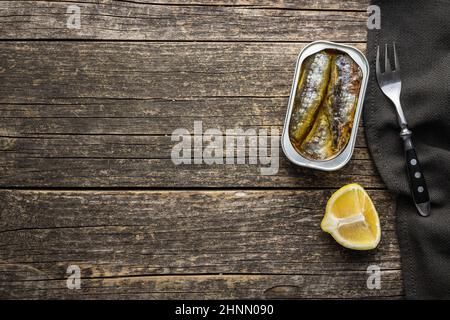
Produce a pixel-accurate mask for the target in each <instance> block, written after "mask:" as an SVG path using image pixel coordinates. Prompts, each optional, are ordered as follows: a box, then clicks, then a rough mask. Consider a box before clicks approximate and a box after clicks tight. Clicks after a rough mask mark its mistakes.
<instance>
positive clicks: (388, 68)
mask: <svg viewBox="0 0 450 320" xmlns="http://www.w3.org/2000/svg"><path fill="white" fill-rule="evenodd" d="M391 70H392V69H391V62H390V61H389V55H388V45H387V43H386V45H385V49H384V72H390V71H391Z"/></svg>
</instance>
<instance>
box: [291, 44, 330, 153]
mask: <svg viewBox="0 0 450 320" xmlns="http://www.w3.org/2000/svg"><path fill="white" fill-rule="evenodd" d="M331 60H332V56H331V55H329V54H328V53H327V52H325V51H321V52H318V53H316V54H314V55H311V56H309V57H307V58H306V59H305V61H304V64H303V69H302V73H301V77H300V80H299V83H298V86H297V93H296V98H295V102H294V110H293V112H292V115H291V121H290V124H289V136H290V139H291V141H292V143H293V144H294V146H296V148H297V149H298V147H299V146H300V145H301V143H302V142H303V140H304V138H305V137H306V135H307V134H308V132H309V131H310V129H311V127H312V125H313V123H314V119H315V117H316V116H317V111H318V109H319V106H320V104H321V102H322V100H323V98H324V96H325V93H326V90H327V84H328V80H329V78H330V68H331Z"/></svg>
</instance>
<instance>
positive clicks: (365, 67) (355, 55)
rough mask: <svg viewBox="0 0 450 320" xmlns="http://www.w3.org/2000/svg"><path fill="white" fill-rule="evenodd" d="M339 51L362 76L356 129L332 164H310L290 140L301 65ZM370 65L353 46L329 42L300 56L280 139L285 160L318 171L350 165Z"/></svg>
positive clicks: (315, 44)
mask: <svg viewBox="0 0 450 320" xmlns="http://www.w3.org/2000/svg"><path fill="white" fill-rule="evenodd" d="M326 49H328V50H337V51H341V52H344V53H346V54H348V55H349V56H350V57H351V58H352V59H353V60H354V61H355V63H356V64H357V65H358V66H359V67H360V68H361V72H362V81H361V88H360V91H359V97H358V102H357V106H356V110H355V116H354V120H353V127H352V131H351V134H350V138H349V141H348V143H347V146H346V147H345V148H344V149H343V150H342V152H341V153H339V154H338V155H337V156H336V157H334V158H332V159H329V160H323V161H319V160H309V159H306V158H305V157H303V156H302V155H301V154H300V153H298V152H297V150H295V148H294V146H293V145H292V143H291V140H290V138H289V123H290V120H291V115H292V111H293V108H294V101H295V95H296V93H297V86H298V81H299V77H300V73H301V70H302V65H303V62H304V61H305V59H306V58H307V57H308V56H310V55H312V54H315V53H317V52H319V51H322V50H326ZM369 69H370V68H369V62H368V61H367V58H366V57H365V56H364V54H363V53H362V52H361V51H360V50H358V49H356V48H354V47H351V46H347V45H343V44H340V43H333V42H329V41H315V42H312V43H310V44H308V45H307V46H306V47H305V48H303V50H302V51H301V52H300V54H299V56H298V59H297V64H296V67H295V74H294V80H293V82H292V88H291V94H290V97H289V103H288V108H287V112H286V119H285V121H284V128H283V134H282V137H281V146H282V148H283V152H284V154H285V155H286V157H287V158H288V159H289V160H290V161H291V162H293V163H295V164H296V165H298V166H302V167H307V168H312V169H318V170H323V171H335V170H338V169H341V168H342V167H343V166H345V165H346V164H347V162H348V161H349V160H350V158H351V157H352V155H353V150H354V148H355V141H356V135H357V133H358V126H359V120H360V118H361V111H362V107H363V104H364V97H365V94H366V89H367V83H368V80H369Z"/></svg>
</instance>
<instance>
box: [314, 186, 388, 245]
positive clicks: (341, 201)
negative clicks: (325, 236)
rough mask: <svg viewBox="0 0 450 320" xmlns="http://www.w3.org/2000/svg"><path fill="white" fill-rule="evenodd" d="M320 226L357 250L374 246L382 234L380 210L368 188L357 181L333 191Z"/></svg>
mask: <svg viewBox="0 0 450 320" xmlns="http://www.w3.org/2000/svg"><path fill="white" fill-rule="evenodd" d="M320 227H321V228H322V230H323V231H325V232H328V233H329V234H331V236H332V237H333V238H334V239H335V240H336V241H337V242H338V243H339V244H340V245H342V246H344V247H346V248H349V249H354V250H371V249H374V248H376V246H377V245H378V243H379V242H380V238H381V228H380V219H379V218H378V213H377V210H376V209H375V206H374V205H373V202H372V200H371V199H370V197H369V195H368V194H367V192H366V191H365V190H364V188H363V187H361V186H360V185H359V184H356V183H352V184H348V185H346V186H344V187H342V188H341V189H339V190H338V191H336V192H335V193H333V195H332V196H331V198H330V199H329V200H328V203H327V207H326V210H325V216H324V217H323V220H322V223H321V224H320Z"/></svg>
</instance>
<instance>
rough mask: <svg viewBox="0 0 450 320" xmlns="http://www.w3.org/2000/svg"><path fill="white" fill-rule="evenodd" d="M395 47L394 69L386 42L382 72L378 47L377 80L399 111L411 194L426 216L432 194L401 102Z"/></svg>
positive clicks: (429, 210)
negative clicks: (429, 192) (430, 194)
mask: <svg viewBox="0 0 450 320" xmlns="http://www.w3.org/2000/svg"><path fill="white" fill-rule="evenodd" d="M393 48H394V69H392V67H391V63H390V61H389V57H388V45H387V44H386V45H385V53H384V62H385V63H384V69H385V70H384V72H381V68H380V47H379V46H378V47H377V60H376V69H377V81H378V85H379V86H380V88H381V91H383V93H384V95H385V96H386V97H388V98H389V100H391V101H392V103H393V104H394V106H395V110H396V111H397V120H398V124H399V125H400V128H401V131H400V137H401V138H402V139H403V145H404V149H405V157H406V168H407V175H408V179H409V185H410V188H411V194H412V197H413V200H414V203H415V205H416V208H417V210H418V212H419V214H420V215H421V216H424V217H426V216H429V215H430V213H431V205H430V196H429V194H428V189H427V185H426V183H425V178H424V175H423V172H422V169H421V167H420V164H419V160H418V158H417V154H416V149H415V147H414V144H413V142H412V139H411V136H412V132H411V130H409V128H408V122H407V121H406V118H405V114H404V113H403V109H402V106H401V104H400V93H401V90H402V82H401V79H400V64H399V61H398V56H397V51H396V49H395V43H394V44H393Z"/></svg>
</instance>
